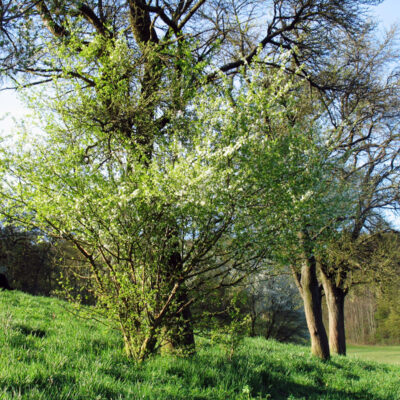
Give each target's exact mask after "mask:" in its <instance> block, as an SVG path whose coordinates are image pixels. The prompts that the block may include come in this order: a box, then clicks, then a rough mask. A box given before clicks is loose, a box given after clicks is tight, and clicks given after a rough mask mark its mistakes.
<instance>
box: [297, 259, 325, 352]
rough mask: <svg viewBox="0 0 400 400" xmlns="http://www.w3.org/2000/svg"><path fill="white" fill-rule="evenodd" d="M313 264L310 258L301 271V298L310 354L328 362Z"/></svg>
mask: <svg viewBox="0 0 400 400" xmlns="http://www.w3.org/2000/svg"><path fill="white" fill-rule="evenodd" d="M315 264H316V263H315V259H314V257H311V259H310V260H308V262H305V263H304V264H303V267H302V269H301V286H302V297H303V302H304V311H305V314H306V320H307V327H308V330H309V332H310V338H311V352H312V354H314V355H315V356H317V357H319V358H321V359H323V360H328V359H329V358H330V353H329V344H328V337H327V335H326V331H325V327H324V323H323V321H322V306H321V289H320V287H319V284H318V280H317V273H316V265H315Z"/></svg>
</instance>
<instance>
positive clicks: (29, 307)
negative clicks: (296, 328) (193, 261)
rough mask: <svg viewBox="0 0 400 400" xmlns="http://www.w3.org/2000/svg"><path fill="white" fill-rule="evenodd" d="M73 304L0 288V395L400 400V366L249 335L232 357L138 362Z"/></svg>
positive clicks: (205, 354) (215, 353) (203, 349)
mask: <svg viewBox="0 0 400 400" xmlns="http://www.w3.org/2000/svg"><path fill="white" fill-rule="evenodd" d="M69 309H70V307H69V305H68V304H66V303H64V302H62V301H60V300H57V299H51V298H43V297H32V296H29V295H26V294H23V293H20V292H0V346H1V347H0V348H1V353H0V399H2V400H3V399H35V400H36V399H43V400H47V399H48V400H56V399H73V400H83V399H85V400H88V399H98V400H100V399H110V400H111V399H154V400H156V399H157V400H164V399H165V400H166V399H171V400H172V399H182V400H183V399H193V400H194V399H196V400H206V399H207V400H208V399H209V400H218V399H220V400H226V399H243V400H245V399H247V400H248V399H291V400H293V399H337V400H339V399H340V400H343V399H349V400H350V399H366V400H367V399H368V400H372V399H376V400H378V399H379V400H395V399H399V398H400V368H399V367H397V366H389V365H385V364H377V363H372V362H363V361H359V360H354V359H347V358H343V357H334V358H333V359H332V360H331V361H330V362H326V363H324V362H321V361H320V360H318V359H315V358H312V357H311V356H310V355H309V350H308V348H306V347H301V346H295V345H284V344H280V343H277V342H274V341H266V340H264V339H260V338H258V339H247V340H245V342H244V343H243V344H242V346H241V347H240V348H239V349H238V350H237V351H236V353H235V354H234V355H233V357H232V360H229V359H228V357H227V355H226V351H225V350H224V349H223V348H219V347H217V346H211V345H209V344H208V343H207V342H206V341H204V340H203V341H201V340H200V342H201V344H200V345H199V349H198V354H197V355H196V356H194V357H193V358H190V359H182V358H177V357H164V358H161V357H155V358H154V359H151V360H149V361H147V362H145V363H144V364H143V365H135V364H134V363H132V362H131V361H129V360H127V359H126V358H125V357H124V354H123V352H122V342H121V338H120V337H119V334H118V332H114V331H112V330H109V329H108V328H106V327H105V326H103V325H101V324H99V323H96V322H92V321H88V320H82V319H79V318H77V317H75V316H74V315H73V314H72V313H71V312H69V311H68V310H69Z"/></svg>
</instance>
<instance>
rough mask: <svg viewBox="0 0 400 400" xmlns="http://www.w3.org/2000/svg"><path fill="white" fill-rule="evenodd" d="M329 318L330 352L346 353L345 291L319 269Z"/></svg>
mask: <svg viewBox="0 0 400 400" xmlns="http://www.w3.org/2000/svg"><path fill="white" fill-rule="evenodd" d="M321 279H322V285H323V287H324V292H325V297H326V304H327V306H328V320H329V348H330V351H331V352H332V353H335V354H340V355H344V356H345V355H346V335H345V328H344V300H345V297H346V291H345V290H343V289H342V288H340V287H336V285H335V284H334V283H333V282H332V280H331V279H329V277H328V276H327V275H326V274H325V272H324V271H323V270H321Z"/></svg>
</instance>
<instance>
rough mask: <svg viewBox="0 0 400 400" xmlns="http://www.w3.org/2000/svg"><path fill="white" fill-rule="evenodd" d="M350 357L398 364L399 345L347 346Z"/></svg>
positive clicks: (399, 359)
mask: <svg viewBox="0 0 400 400" xmlns="http://www.w3.org/2000/svg"><path fill="white" fill-rule="evenodd" d="M348 355H349V356H350V357H357V358H362V359H363V360H369V361H377V362H381V363H386V364H394V365H399V366H400V346H357V345H350V346H348Z"/></svg>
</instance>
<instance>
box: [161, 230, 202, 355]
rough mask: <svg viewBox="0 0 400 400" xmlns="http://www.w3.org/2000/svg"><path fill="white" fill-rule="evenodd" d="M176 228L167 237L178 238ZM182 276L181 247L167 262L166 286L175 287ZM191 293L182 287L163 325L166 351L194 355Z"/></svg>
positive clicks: (177, 247)
mask: <svg viewBox="0 0 400 400" xmlns="http://www.w3.org/2000/svg"><path fill="white" fill-rule="evenodd" d="M176 232H177V230H176V227H175V228H174V229H172V230H171V231H169V232H168V233H167V237H170V238H173V237H174V236H177V233H176ZM181 274H182V257H181V254H180V251H179V246H178V244H177V243H176V249H175V250H174V251H173V252H172V254H171V255H170V257H169V259H168V261H167V271H166V284H167V285H169V286H171V287H172V286H173V285H174V284H175V282H176V281H177V280H179V277H180V275H181ZM189 303H190V302H189V293H188V291H187V288H186V287H185V285H181V286H180V288H179V290H178V292H177V293H176V297H175V301H174V304H173V306H172V310H171V313H170V314H169V317H168V318H166V322H165V323H164V324H163V331H164V335H163V336H164V338H163V348H164V351H171V352H183V353H185V354H193V353H194V351H195V341H194V333H193V318H192V313H191V311H190V307H189Z"/></svg>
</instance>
